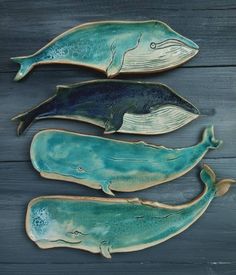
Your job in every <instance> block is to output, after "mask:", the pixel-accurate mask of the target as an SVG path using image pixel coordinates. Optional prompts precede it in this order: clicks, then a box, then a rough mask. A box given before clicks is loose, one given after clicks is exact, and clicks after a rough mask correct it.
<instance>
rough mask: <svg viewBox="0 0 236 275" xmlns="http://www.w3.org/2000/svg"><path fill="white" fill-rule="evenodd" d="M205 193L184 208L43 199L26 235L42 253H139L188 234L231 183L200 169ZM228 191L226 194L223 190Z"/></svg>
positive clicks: (30, 215) (33, 208)
mask: <svg viewBox="0 0 236 275" xmlns="http://www.w3.org/2000/svg"><path fill="white" fill-rule="evenodd" d="M201 179H202V181H203V182H204V184H205V189H204V191H203V192H202V193H201V195H200V196H197V197H196V198H195V199H194V200H193V201H191V202H189V203H186V204H183V205H176V206H171V205H165V204H160V203H158V202H152V201H142V200H140V199H137V198H136V199H103V198H91V197H67V196H47V197H39V198H36V199H34V200H32V201H31V202H30V203H29V206H28V210H27V215H26V230H27V234H28V235H29V237H30V238H31V239H32V240H33V241H35V242H36V243H37V244H38V246H39V247H41V248H51V247H71V248H78V249H84V250H87V251H90V252H93V253H102V254H103V255H104V256H105V257H108V258H109V257H110V254H111V253H115V252H126V251H127V252H128V251H135V250H140V249H144V248H147V247H150V246H153V245H156V244H158V243H161V242H163V241H165V240H167V239H169V238H171V237H173V236H175V235H177V234H179V233H181V232H182V231H184V230H185V229H187V228H188V227H189V226H190V225H191V224H192V223H194V222H195V221H196V220H197V219H198V218H199V217H200V216H201V215H202V214H203V213H204V211H205V210H206V209H207V207H208V205H209V203H210V202H211V201H212V199H213V198H214V197H215V195H219V194H217V192H218V189H222V187H223V191H222V190H221V194H220V195H223V194H224V193H226V192H227V191H228V188H229V186H230V184H231V183H233V181H231V180H223V181H221V182H219V183H218V184H216V182H215V177H214V173H213V171H212V170H211V169H210V168H209V167H208V166H206V165H205V166H204V169H203V170H202V171H201ZM227 184H228V187H227V188H226V189H225V186H226V185H227Z"/></svg>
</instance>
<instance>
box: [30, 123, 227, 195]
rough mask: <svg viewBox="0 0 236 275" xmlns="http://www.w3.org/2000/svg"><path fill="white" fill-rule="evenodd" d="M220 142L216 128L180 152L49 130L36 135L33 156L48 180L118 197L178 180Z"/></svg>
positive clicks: (149, 145) (38, 169)
mask: <svg viewBox="0 0 236 275" xmlns="http://www.w3.org/2000/svg"><path fill="white" fill-rule="evenodd" d="M221 143H222V141H220V140H217V139H215V137H214V131H213V126H209V127H208V128H206V129H205V130H204V132H203V137H202V141H201V142H199V143H198V144H197V145H194V146H191V147H186V148H178V149H170V148H165V147H163V146H157V145H153V144H147V143H145V142H143V141H139V142H125V141H119V140H111V139H106V138H102V137H97V136H88V135H81V134H78V133H74V132H68V131H62V130H53V129H50V130H45V131H41V132H39V133H38V134H36V135H35V136H34V138H33V141H32V143H31V148H30V157H31V162H32V164H33V166H34V168H35V169H36V170H37V171H38V172H39V173H40V175H41V176H43V177H45V178H50V179H58V180H65V181H71V182H75V183H79V184H83V185H86V186H88V187H91V188H94V189H102V190H103V192H105V193H107V194H109V195H114V194H113V192H112V190H115V191H120V192H132V191H137V190H142V189H145V188H148V187H151V186H155V185H157V184H161V183H164V182H168V181H171V180H173V179H176V178H178V177H180V176H182V175H184V174H185V173H187V172H188V171H189V170H191V169H192V168H193V167H194V166H195V165H196V164H197V163H198V162H199V161H200V160H201V159H202V158H203V157H204V155H205V154H206V153H207V152H208V150H209V149H216V148H218V147H219V146H220V145H221Z"/></svg>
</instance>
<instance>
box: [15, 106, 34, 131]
mask: <svg viewBox="0 0 236 275" xmlns="http://www.w3.org/2000/svg"><path fill="white" fill-rule="evenodd" d="M36 116H37V115H36V114H35V112H34V110H32V111H30V112H25V113H22V114H19V115H17V116H15V117H13V118H12V119H11V120H16V121H18V122H19V124H18V127H17V131H16V132H17V135H18V136H20V135H21V134H22V133H23V132H24V131H25V130H26V129H27V128H28V127H29V126H30V124H31V123H32V122H33V120H34V119H35V117H36Z"/></svg>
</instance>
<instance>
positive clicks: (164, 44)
mask: <svg viewBox="0 0 236 275" xmlns="http://www.w3.org/2000/svg"><path fill="white" fill-rule="evenodd" d="M154 43H155V42H154ZM172 46H184V47H188V48H190V49H193V50H196V51H198V50H199V48H198V47H197V45H196V47H192V46H190V45H188V44H187V43H184V42H182V41H180V40H178V39H166V40H164V41H161V42H159V43H155V48H154V49H153V50H160V49H165V48H168V47H172Z"/></svg>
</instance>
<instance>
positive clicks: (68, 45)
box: [12, 20, 199, 80]
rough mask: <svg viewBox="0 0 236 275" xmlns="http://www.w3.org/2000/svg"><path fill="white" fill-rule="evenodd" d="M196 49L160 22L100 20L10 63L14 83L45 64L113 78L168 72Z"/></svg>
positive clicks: (79, 27) (191, 42)
mask: <svg viewBox="0 0 236 275" xmlns="http://www.w3.org/2000/svg"><path fill="white" fill-rule="evenodd" d="M198 49H199V48H198V46H197V45H196V44H195V43H194V42H193V41H191V40H190V39H187V38H186V37H184V36H182V35H180V34H178V33H177V32H175V31H174V30H172V29H171V28H170V27H169V26H167V25H166V24H165V23H163V22H160V21H156V20H151V21H137V22H135V21H134V22H129V21H101V22H94V23H87V24H82V25H79V26H77V27H75V28H72V29H70V30H68V31H66V32H65V33H63V34H61V35H59V36H58V37H56V38H55V39H53V40H52V41H51V42H50V43H49V44H47V45H46V46H44V47H43V48H42V49H40V50H39V51H37V52H36V53H35V54H32V55H29V56H23V57H13V58H12V60H13V61H15V62H17V63H19V64H20V66H21V67H20V70H19V72H18V73H17V75H16V77H15V80H20V79H22V78H23V77H24V76H25V75H26V74H28V72H29V71H30V70H31V69H32V68H33V67H34V66H36V65H39V64H48V63H64V64H74V65H82V66H86V67H90V68H94V69H97V70H100V71H102V72H105V73H106V75H107V77H114V76H116V75H117V74H119V73H139V72H155V71H156V72H158V71H163V70H167V69H171V68H173V67H176V66H178V65H180V64H183V63H185V62H186V61H187V60H189V59H190V58H192V57H193V56H195V55H196V54H197V52H198Z"/></svg>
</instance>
